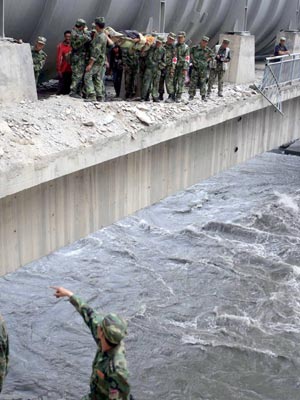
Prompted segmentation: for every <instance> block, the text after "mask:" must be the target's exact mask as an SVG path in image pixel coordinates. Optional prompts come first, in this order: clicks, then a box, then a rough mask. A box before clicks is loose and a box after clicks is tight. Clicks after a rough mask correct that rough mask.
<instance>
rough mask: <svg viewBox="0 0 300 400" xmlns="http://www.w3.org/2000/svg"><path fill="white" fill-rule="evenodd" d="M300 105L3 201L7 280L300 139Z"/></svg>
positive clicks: (1, 262) (236, 121) (1, 260)
mask: <svg viewBox="0 0 300 400" xmlns="http://www.w3.org/2000/svg"><path fill="white" fill-rule="evenodd" d="M299 107H300V97H295V98H292V99H290V100H287V101H285V103H284V110H285V116H284V117H282V116H281V115H280V114H279V113H276V112H275V111H274V108H272V107H265V108H262V109H259V110H257V111H254V112H251V113H248V114H245V115H243V116H240V117H236V118H232V119H230V120H227V121H226V122H224V123H220V124H216V125H211V126H208V127H207V128H205V129H201V130H198V131H195V130H194V131H193V133H189V134H185V135H182V136H178V137H176V138H173V139H170V140H166V141H162V142H161V143H158V144H156V145H152V146H150V147H147V148H143V149H141V150H140V151H135V152H132V153H130V154H127V155H124V156H120V157H117V158H114V159H112V160H110V161H105V162H103V163H100V164H98V165H95V166H92V167H89V168H85V169H83V170H81V171H78V172H74V173H71V174H69V175H66V176H63V177H60V178H57V179H55V180H52V181H49V182H45V183H42V184H39V185H37V186H35V187H32V188H30V189H26V190H23V191H21V192H19V193H16V194H13V195H9V196H6V197H4V198H2V199H1V200H0V274H5V273H8V272H11V271H14V270H15V269H17V268H18V267H19V266H21V265H24V264H26V263H28V262H30V261H32V260H34V259H37V258H39V257H41V256H43V255H46V254H48V253H50V252H51V251H53V250H55V249H58V248H59V247H62V246H64V245H66V244H68V243H71V242H73V241H74V240H76V239H79V238H81V237H83V236H85V235H87V234H89V233H91V232H94V231H96V230H98V229H99V228H101V227H103V226H105V225H108V224H111V223H113V222H114V221H117V220H118V219H120V218H122V217H124V216H127V215H129V214H131V213H133V212H135V211H136V210H138V209H140V208H142V207H145V206H148V205H150V204H152V203H154V202H157V201H158V200H160V199H162V198H164V197H166V196H168V195H170V194H172V193H176V192H177V191H178V190H181V189H184V188H186V187H188V186H190V185H192V184H194V183H197V182H199V181H201V180H202V179H205V178H208V177H209V176H212V175H214V174H216V173H218V172H220V171H222V170H224V169H226V168H228V167H230V166H232V165H234V164H237V163H240V162H242V161H244V160H247V159H249V158H250V157H253V156H254V155H256V154H258V153H261V152H263V151H266V150H269V149H272V148H274V147H276V146H278V145H280V144H282V143H284V142H287V141H289V140H291V139H294V138H296V137H298V136H299V132H298V129H299V123H300V120H299V119H300V116H299V113H298V110H299ZM223 117H224V116H223ZM182 129H183V128H182V127H180V126H179V125H178V131H181V130H182ZM178 135H179V134H178Z"/></svg>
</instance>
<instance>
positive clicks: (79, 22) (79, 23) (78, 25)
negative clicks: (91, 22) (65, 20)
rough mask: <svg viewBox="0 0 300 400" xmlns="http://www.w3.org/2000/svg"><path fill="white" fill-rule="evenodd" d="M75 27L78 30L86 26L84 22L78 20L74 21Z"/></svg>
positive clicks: (80, 19)
mask: <svg viewBox="0 0 300 400" xmlns="http://www.w3.org/2000/svg"><path fill="white" fill-rule="evenodd" d="M75 26H77V27H78V28H80V27H81V26H86V21H85V20H84V19H82V18H79V19H78V20H77V21H76V23H75Z"/></svg>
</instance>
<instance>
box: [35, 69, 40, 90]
mask: <svg viewBox="0 0 300 400" xmlns="http://www.w3.org/2000/svg"><path fill="white" fill-rule="evenodd" d="M40 73H41V70H40V69H39V70H34V79H35V84H36V86H37V84H38V81H39V77H40Z"/></svg>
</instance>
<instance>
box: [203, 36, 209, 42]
mask: <svg viewBox="0 0 300 400" xmlns="http://www.w3.org/2000/svg"><path fill="white" fill-rule="evenodd" d="M201 40H203V41H204V42H209V41H210V39H209V37H208V36H202V39H201Z"/></svg>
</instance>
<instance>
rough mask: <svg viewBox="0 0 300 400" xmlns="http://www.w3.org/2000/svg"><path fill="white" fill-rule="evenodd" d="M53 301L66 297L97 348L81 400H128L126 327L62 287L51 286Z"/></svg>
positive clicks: (113, 315)
mask: <svg viewBox="0 0 300 400" xmlns="http://www.w3.org/2000/svg"><path fill="white" fill-rule="evenodd" d="M52 289H54V290H55V293H54V296H55V297H56V298H61V297H67V298H69V300H70V303H71V304H72V305H73V306H74V307H75V308H76V310H77V311H78V312H79V314H80V315H81V316H82V317H83V319H84V322H85V323H86V324H87V326H88V327H89V328H90V331H91V333H92V336H93V338H94V340H95V342H96V344H97V346H98V349H97V352H96V355H95V358H94V361H93V367H92V368H93V370H92V375H91V378H90V393H89V394H88V395H86V396H84V397H83V398H82V400H129V399H131V398H132V397H131V396H130V385H129V382H128V376H129V373H128V369H127V363H126V358H125V348H124V343H123V339H124V338H125V336H126V335H127V323H126V321H125V320H124V319H123V318H122V317H120V316H118V315H117V314H113V313H110V314H107V315H101V314H98V313H97V312H96V311H95V310H93V308H92V307H90V306H89V305H88V304H86V303H85V302H84V301H83V300H81V299H80V297H78V296H76V295H75V294H74V293H73V292H71V291H70V290H68V289H65V288H63V287H57V286H54V287H52Z"/></svg>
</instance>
